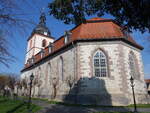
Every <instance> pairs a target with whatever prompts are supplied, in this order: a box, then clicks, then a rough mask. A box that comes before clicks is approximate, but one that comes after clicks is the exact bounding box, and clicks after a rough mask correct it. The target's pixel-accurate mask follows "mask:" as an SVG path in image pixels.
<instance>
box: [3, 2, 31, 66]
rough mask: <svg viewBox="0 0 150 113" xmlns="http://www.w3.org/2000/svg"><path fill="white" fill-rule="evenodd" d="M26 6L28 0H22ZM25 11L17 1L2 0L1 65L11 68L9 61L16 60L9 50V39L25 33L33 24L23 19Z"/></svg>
mask: <svg viewBox="0 0 150 113" xmlns="http://www.w3.org/2000/svg"><path fill="white" fill-rule="evenodd" d="M19 2H23V3H24V4H26V0H21V1H19ZM24 14H25V13H24V11H23V9H22V8H21V7H20V6H19V4H18V1H17V0H0V64H3V65H5V66H6V67H9V62H8V61H15V60H16V59H15V58H14V57H13V56H12V55H11V54H10V52H9V50H8V45H9V46H10V43H9V44H8V40H9V39H8V38H9V37H11V38H12V37H13V35H14V33H16V32H18V33H25V32H26V28H27V27H29V26H30V25H31V23H32V24H33V22H31V20H27V19H26V18H23V16H22V15H24Z"/></svg>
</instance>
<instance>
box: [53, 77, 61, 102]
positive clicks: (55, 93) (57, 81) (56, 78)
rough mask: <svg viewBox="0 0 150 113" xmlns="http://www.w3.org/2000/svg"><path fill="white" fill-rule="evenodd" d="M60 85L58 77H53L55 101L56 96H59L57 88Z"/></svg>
mask: <svg viewBox="0 0 150 113" xmlns="http://www.w3.org/2000/svg"><path fill="white" fill-rule="evenodd" d="M58 83H59V79H58V77H53V78H52V85H53V91H54V93H53V99H55V98H56V95H57V86H58Z"/></svg>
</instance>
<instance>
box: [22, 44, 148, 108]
mask: <svg viewBox="0 0 150 113" xmlns="http://www.w3.org/2000/svg"><path fill="white" fill-rule="evenodd" d="M99 49H100V50H102V51H104V52H105V54H106V56H107V58H108V61H107V62H108V76H107V77H95V76H94V72H93V61H92V58H93V57H92V56H93V54H94V52H96V51H97V50H99ZM130 51H132V52H133V53H134V54H135V56H136V61H137V63H138V65H137V68H138V71H139V72H138V73H139V75H140V76H139V79H137V80H135V93H136V97H137V98H136V99H137V103H143V102H146V101H145V98H146V96H147V92H146V86H145V82H144V73H143V63H142V58H141V53H140V50H138V49H136V48H134V47H132V46H129V45H128V44H126V43H124V42H121V41H112V42H109V41H108V42H106V41H105V42H84V43H83V42H82V43H81V42H80V43H77V44H76V45H73V46H72V47H69V48H67V49H66V50H63V51H61V52H59V53H57V55H55V56H51V57H50V58H48V59H46V60H45V61H42V62H41V63H40V64H38V65H36V66H35V67H34V68H33V69H30V70H28V71H25V72H23V73H22V75H21V76H22V78H25V76H26V77H27V78H28V77H29V75H31V73H33V74H34V75H35V79H34V80H37V81H38V83H36V82H35V85H34V86H33V91H32V93H33V94H32V95H33V96H35V97H41V98H48V99H55V100H59V101H67V102H71V103H79V104H100V105H128V104H131V103H133V101H132V92H131V91H132V90H131V86H130V81H129V79H130V68H129V58H128V55H129V53H130ZM61 59H62V60H63V78H62V77H61V74H60V72H61V71H60V68H59V66H60V60H61Z"/></svg>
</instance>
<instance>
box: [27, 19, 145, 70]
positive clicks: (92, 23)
mask: <svg viewBox="0 0 150 113" xmlns="http://www.w3.org/2000/svg"><path fill="white" fill-rule="evenodd" d="M121 29H122V27H121V26H119V25H118V24H116V22H115V21H113V20H111V19H104V18H92V19H89V20H87V21H86V22H85V23H82V24H80V25H78V26H76V27H75V28H73V29H72V30H70V32H71V33H72V35H71V39H70V42H72V41H76V40H85V39H86V40H88V39H90V40H91V39H124V40H126V41H127V42H129V43H131V44H132V45H134V46H136V47H138V48H139V49H143V48H142V47H141V46H140V45H138V44H137V43H136V42H135V41H134V40H133V39H132V37H131V36H128V38H125V37H126V36H125V35H124V34H123V32H122V30H121ZM64 46H65V44H64V36H62V37H60V38H59V39H58V40H56V41H54V43H53V51H52V52H51V53H53V52H55V51H57V50H59V49H61V48H62V47H64ZM44 51H45V55H44V57H46V56H48V55H49V54H51V53H48V47H46V48H45V50H44ZM35 59H36V60H35V62H38V61H40V60H41V59H42V58H41V56H40V54H39V53H38V54H37V55H35ZM27 67H29V65H28V66H27V65H25V68H27Z"/></svg>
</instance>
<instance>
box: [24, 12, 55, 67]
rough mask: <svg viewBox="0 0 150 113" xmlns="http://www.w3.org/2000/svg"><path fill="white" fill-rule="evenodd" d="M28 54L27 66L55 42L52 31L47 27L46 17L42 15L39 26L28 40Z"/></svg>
mask: <svg viewBox="0 0 150 113" xmlns="http://www.w3.org/2000/svg"><path fill="white" fill-rule="evenodd" d="M27 41H28V42H27V53H26V60H25V64H26V63H27V62H28V61H29V60H30V59H31V58H32V57H33V56H34V55H36V54H37V53H39V52H40V51H42V50H43V49H44V48H45V47H46V46H48V45H49V43H53V42H54V38H53V37H51V33H50V30H49V29H48V28H47V26H46V16H45V13H42V14H41V16H40V22H39V24H38V25H37V26H36V27H35V28H34V29H33V31H32V33H31V36H30V37H29V38H28V40H27Z"/></svg>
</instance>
